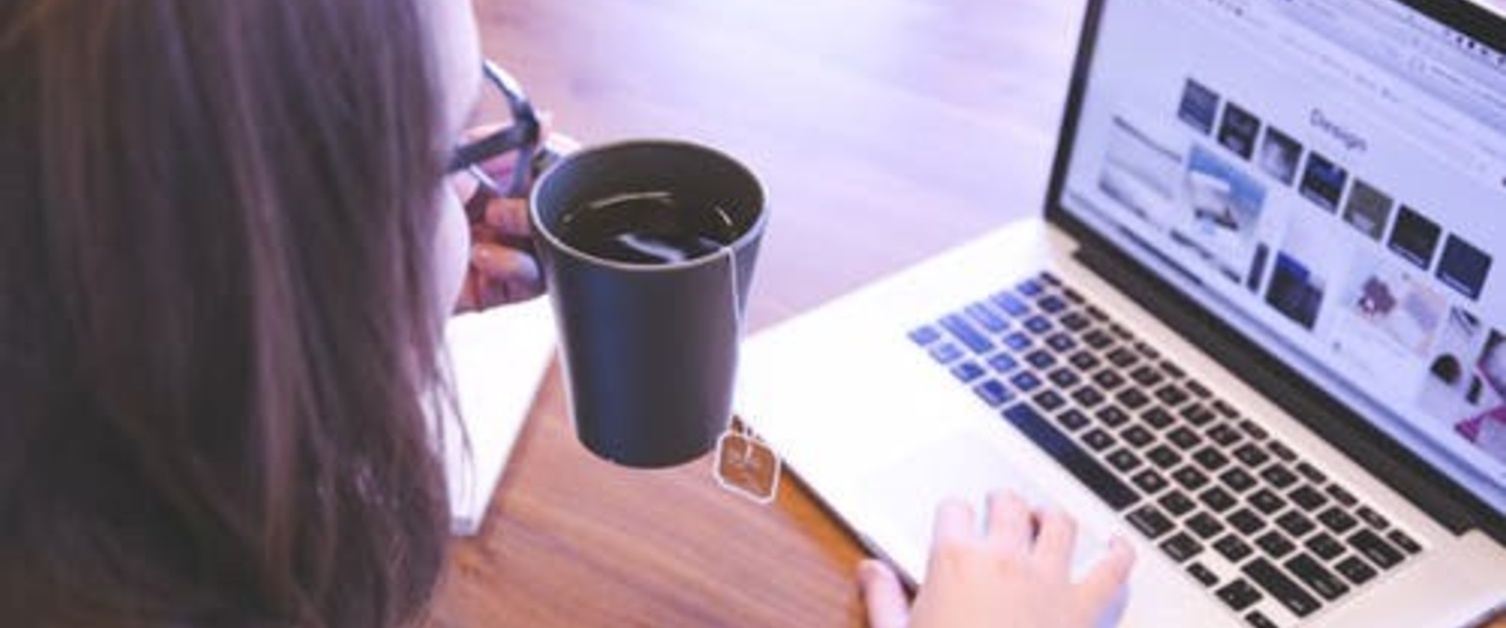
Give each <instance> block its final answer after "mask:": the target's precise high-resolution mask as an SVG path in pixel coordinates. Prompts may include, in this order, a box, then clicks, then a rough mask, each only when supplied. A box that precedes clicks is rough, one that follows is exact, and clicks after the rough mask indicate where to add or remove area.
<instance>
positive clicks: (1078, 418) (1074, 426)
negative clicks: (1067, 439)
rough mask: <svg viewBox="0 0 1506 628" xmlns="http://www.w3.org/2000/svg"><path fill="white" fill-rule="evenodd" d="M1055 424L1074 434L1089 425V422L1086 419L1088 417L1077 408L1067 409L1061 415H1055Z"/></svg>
mask: <svg viewBox="0 0 1506 628" xmlns="http://www.w3.org/2000/svg"><path fill="white" fill-rule="evenodd" d="M1056 422H1057V424H1058V425H1061V426H1062V427H1064V428H1067V431H1068V432H1076V431H1077V430H1080V429H1082V428H1083V426H1085V425H1087V424H1088V423H1090V422H1091V420H1090V419H1088V415H1086V414H1083V413H1082V411H1081V410H1078V409H1077V408H1068V409H1067V410H1065V411H1063V412H1062V413H1060V414H1058V415H1056Z"/></svg>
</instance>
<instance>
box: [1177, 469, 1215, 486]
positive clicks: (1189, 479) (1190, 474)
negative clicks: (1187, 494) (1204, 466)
mask: <svg viewBox="0 0 1506 628" xmlns="http://www.w3.org/2000/svg"><path fill="white" fill-rule="evenodd" d="M1171 477H1172V478H1174V479H1175V480H1176V481H1177V484H1180V485H1182V488H1185V489H1187V490H1189V491H1195V490H1197V489H1199V488H1202V487H1203V485H1204V484H1207V483H1208V476H1206V475H1203V472H1202V471H1198V470H1197V469H1194V468H1192V467H1191V466H1185V467H1182V468H1180V469H1177V470H1176V471H1173V472H1172V474H1171Z"/></svg>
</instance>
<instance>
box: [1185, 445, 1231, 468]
mask: <svg viewBox="0 0 1506 628" xmlns="http://www.w3.org/2000/svg"><path fill="white" fill-rule="evenodd" d="M1192 459H1193V460H1196V461H1197V463H1198V464H1200V465H1202V466H1203V468H1204V469H1207V470H1208V472H1209V473H1214V472H1217V471H1218V470H1219V469H1222V468H1224V467H1225V466H1226V465H1228V464H1229V458H1228V456H1225V455H1224V454H1223V452H1220V451H1219V450H1217V449H1214V448H1213V447H1212V446H1208V447H1204V448H1202V449H1199V450H1198V451H1197V453H1195V454H1192Z"/></svg>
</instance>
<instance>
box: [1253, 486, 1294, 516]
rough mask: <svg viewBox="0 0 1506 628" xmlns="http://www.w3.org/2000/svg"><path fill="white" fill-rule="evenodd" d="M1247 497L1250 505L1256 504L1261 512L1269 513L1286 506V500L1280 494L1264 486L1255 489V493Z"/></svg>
mask: <svg viewBox="0 0 1506 628" xmlns="http://www.w3.org/2000/svg"><path fill="white" fill-rule="evenodd" d="M1247 499H1248V500H1249V502H1250V505H1251V506H1254V507H1255V510H1258V511H1260V512H1261V514H1266V515H1269V514H1272V513H1275V512H1276V511H1278V510H1281V509H1282V508H1285V507H1286V500H1283V499H1281V497H1280V496H1279V495H1277V494H1275V493H1272V492H1271V491H1270V489H1264V488H1263V489H1260V490H1258V491H1255V492H1254V493H1250V496H1249V497H1248V498H1247Z"/></svg>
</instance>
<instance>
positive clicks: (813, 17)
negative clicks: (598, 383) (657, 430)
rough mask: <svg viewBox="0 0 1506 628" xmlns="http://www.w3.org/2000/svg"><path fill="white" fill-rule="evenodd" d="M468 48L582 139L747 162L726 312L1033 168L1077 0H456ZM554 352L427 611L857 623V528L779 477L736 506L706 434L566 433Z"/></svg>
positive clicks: (769, 318) (933, 234) (842, 280)
mask: <svg viewBox="0 0 1506 628" xmlns="http://www.w3.org/2000/svg"><path fill="white" fill-rule="evenodd" d="M476 1H477V5H478V9H477V10H478V16H479V18H480V20H481V24H482V31H483V33H484V35H483V36H484V41H485V47H486V51H487V53H488V54H489V55H490V56H491V57H492V58H494V59H496V60H498V61H499V62H501V63H502V64H503V65H504V66H505V67H507V68H508V69H510V70H511V71H512V72H513V73H514V74H516V75H517V76H518V78H519V79H520V80H521V81H522V82H523V83H524V85H525V86H526V88H527V89H528V91H529V92H530V94H531V95H532V97H533V98H534V100H535V101H536V102H537V103H538V104H539V105H540V106H541V107H542V108H543V109H546V110H548V111H551V112H553V114H554V125H555V128H557V129H560V130H563V131H565V132H567V133H569V134H571V135H573V136H576V137H577V138H579V139H581V140H583V141H584V142H586V143H597V142H603V141H609V140H613V139H620V138H628V137H641V136H670V137H680V138H689V139H695V140H700V141H703V142H708V143H710V144H713V145H716V146H718V147H721V148H723V149H724V150H726V151H728V152H729V153H730V154H732V155H734V156H737V157H738V158H740V159H742V160H744V161H746V162H747V163H748V164H749V165H750V166H751V167H752V168H753V169H754V171H755V172H757V173H759V174H760V176H761V177H762V178H763V180H764V183H765V185H766V186H767V191H768V196H769V206H770V211H771V212H772V214H771V217H772V218H771V220H772V222H771V226H770V230H769V231H768V233H767V235H766V238H765V245H764V249H763V252H762V253H761V257H760V260H759V270H758V280H757V284H756V285H755V287H754V298H753V301H752V304H751V306H750V312H749V321H750V328H751V329H752V330H753V331H755V332H756V330H758V329H759V328H761V327H765V326H768V325H770V324H773V323H776V322H778V321H779V320H781V319H784V318H787V317H789V316H791V315H793V314H796V313H798V312H800V311H803V310H806V309H809V308H811V307H812V306H814V305H817V304H819V303H821V302H823V301H825V300H828V299H830V298H832V297H834V296H836V295H838V294H840V293H842V292H844V291H846V290H849V289H851V288H853V287H855V286H857V285H859V284H860V283H861V282H863V281H864V280H867V279H869V278H872V277H875V276H877V275H880V274H882V273H885V272H887V271H891V270H894V269H897V268H899V267H901V266H903V265H905V264H907V263H910V262H913V261H916V260H918V259H920V258H921V257H923V256H924V255H926V254H927V253H930V252H934V251H936V250H938V249H941V248H943V247H945V246H947V245H949V244H953V243H956V242H960V241H962V240H965V239H967V238H969V237H970V236H972V235H973V234H976V233H978V232H980V230H982V229H985V228H988V227H990V226H994V225H998V224H1001V223H1003V222H1006V221H1009V220H1011V219H1014V218H1018V217H1022V216H1026V215H1030V214H1032V213H1033V212H1035V211H1036V210H1037V208H1038V207H1039V206H1040V203H1041V198H1042V197H1043V194H1044V187H1045V182H1046V175H1047V172H1048V162H1049V157H1050V154H1051V153H1050V151H1051V146H1052V143H1053V141H1054V138H1055V133H1056V125H1057V122H1058V119H1059V116H1060V108H1061V102H1062V99H1063V98H1064V96H1065V90H1066V81H1067V76H1068V74H1069V70H1070V67H1069V62H1070V57H1071V52H1072V48H1073V46H1074V45H1075V38H1076V33H1077V28H1078V24H1077V22H1078V20H1079V19H1080V17H1081V11H1082V6H1081V4H1080V3H1079V2H1066V1H1063V0H947V1H934V0H933V1H925V0H801V1H799V2H769V1H767V0H636V1H628V0H476ZM562 394H563V391H562V388H561V382H560V379H559V373H558V369H557V368H555V369H552V370H551V372H550V373H549V375H548V376H547V378H546V381H545V383H544V385H543V387H542V388H541V390H540V391H539V393H538V397H537V399H536V400H535V403H534V407H533V410H532V413H531V416H530V418H529V421H528V424H527V426H526V428H525V431H524V432H523V434H522V436H521V437H520V439H519V442H518V445H517V448H516V450H515V451H514V454H513V458H512V459H511V461H510V462H509V466H508V469H507V472H506V474H505V475H504V478H503V481H502V484H501V486H500V487H499V488H498V490H497V492H496V494H495V496H494V498H493V502H492V506H491V510H490V512H489V514H488V516H487V519H486V522H485V524H484V526H483V528H482V532H481V534H480V535H479V536H478V537H476V538H472V539H464V540H458V541H456V542H455V544H454V547H453V549H452V551H451V554H450V557H451V561H452V564H451V567H450V569H449V571H448V574H447V580H446V583H445V584H444V585H443V586H442V588H441V591H440V594H439V597H438V598H437V600H436V601H435V607H434V617H433V620H432V622H431V623H432V625H433V626H436V627H451V626H455V627H459V626H467V627H469V626H820V627H824V626H860V625H863V623H864V616H863V612H862V607H861V603H860V599H859V597H858V591H857V586H856V583H855V579H854V576H853V570H854V567H855V566H856V563H857V561H858V560H859V558H860V557H861V556H862V555H863V552H862V550H861V548H860V547H859V546H858V544H857V543H856V542H855V541H854V540H853V539H852V538H851V537H850V535H849V534H847V533H846V532H845V530H844V529H843V528H842V527H841V525H840V524H839V523H837V522H836V521H835V520H834V519H833V518H832V517H831V516H829V515H828V514H827V513H825V512H824V511H823V510H822V509H821V508H820V507H819V506H818V505H817V503H816V502H815V501H814V500H813V499H812V497H811V495H810V494H809V493H808V492H807V491H806V490H804V489H803V488H802V487H801V486H799V485H798V483H797V482H792V481H788V480H789V477H788V476H787V477H786V479H787V481H786V483H785V485H784V489H783V491H782V492H781V494H780V495H779V498H778V500H777V501H776V502H775V503H774V504H772V505H770V506H767V507H764V506H757V505H754V504H752V503H750V502H747V501H745V500H743V499H741V498H739V497H736V496H733V495H730V494H728V493H724V492H723V491H721V490H720V489H719V488H717V486H716V484H715V483H714V481H713V479H712V477H711V475H710V464H709V462H708V461H706V460H702V461H700V462H696V463H692V464H690V465H687V466H685V467H681V468H676V469H671V470H666V471H652V472H648V471H630V470H624V469H619V468H616V467H613V466H611V465H609V464H606V463H603V462H600V461H598V460H596V459H594V458H593V457H591V456H590V454H588V453H587V452H586V451H585V450H584V449H582V448H581V447H580V446H579V445H578V444H577V443H576V441H575V437H574V432H573V428H572V427H571V425H570V424H569V420H568V416H567V415H566V411H565V408H564V401H563V396H562Z"/></svg>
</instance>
